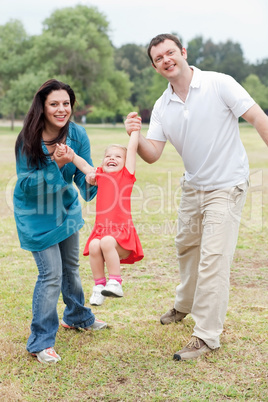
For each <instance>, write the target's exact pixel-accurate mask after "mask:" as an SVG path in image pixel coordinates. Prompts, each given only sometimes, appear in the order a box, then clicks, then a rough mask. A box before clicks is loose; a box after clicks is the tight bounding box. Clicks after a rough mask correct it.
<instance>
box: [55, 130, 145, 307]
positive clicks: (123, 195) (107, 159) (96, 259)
mask: <svg viewBox="0 0 268 402" xmlns="http://www.w3.org/2000/svg"><path fill="white" fill-rule="evenodd" d="M138 140H139V132H138V131H137V132H133V133H132V134H131V136H130V139H129V143H128V148H125V147H123V146H121V145H110V146H108V147H107V148H106V150H105V155H104V158H103V161H102V165H101V167H99V168H97V170H95V169H94V168H92V166H90V165H89V164H88V163H87V162H86V161H85V160H84V159H83V158H81V157H79V156H78V155H76V154H74V157H73V161H72V162H73V164H74V165H76V167H77V168H78V169H79V170H81V171H82V172H83V173H85V174H86V180H87V182H88V183H90V184H95V181H96V183H97V186H98V193H97V203H96V221H95V225H94V228H93V230H92V233H91V235H90V236H89V238H88V241H87V243H86V246H85V249H84V253H83V254H84V255H89V260H90V266H91V269H92V273H93V278H94V281H95V286H94V287H93V294H92V296H91V298H90V304H91V305H96V306H100V305H101V304H102V303H103V301H104V299H105V296H108V297H122V296H123V289H122V285H121V283H122V278H121V275H120V263H122V264H133V263H134V262H136V261H139V260H141V259H142V258H143V256H144V255H143V251H142V246H141V243H140V240H139V237H138V235H137V232H136V229H135V227H134V225H133V222H132V217H131V210H130V206H131V200H130V197H131V192H132V188H133V184H134V182H135V181H136V178H135V168H136V153H137V147H138ZM64 148H65V149H66V146H65V145H59V146H58V155H60V153H61V152H64ZM104 263H106V267H107V270H108V273H109V281H108V282H107V283H106V277H105V273H104Z"/></svg>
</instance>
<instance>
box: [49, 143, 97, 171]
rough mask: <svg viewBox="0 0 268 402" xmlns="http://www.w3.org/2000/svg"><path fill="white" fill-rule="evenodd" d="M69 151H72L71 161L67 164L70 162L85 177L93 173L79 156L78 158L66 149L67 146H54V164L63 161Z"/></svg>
mask: <svg viewBox="0 0 268 402" xmlns="http://www.w3.org/2000/svg"><path fill="white" fill-rule="evenodd" d="M70 151H72V159H71V160H69V161H68V162H72V163H73V164H74V165H75V166H76V167H77V169H79V170H80V171H81V172H82V173H84V174H85V175H86V174H88V173H91V172H94V171H95V169H94V168H93V167H92V166H91V165H90V164H89V163H87V161H85V159H83V158H81V156H78V155H77V154H76V153H75V152H74V151H73V150H72V149H71V148H70V147H68V145H63V144H57V145H56V149H55V152H54V158H55V160H56V162H57V161H58V160H59V161H60V160H61V159H63V158H64V157H65V156H66V155H67V154H68V153H69V152H70Z"/></svg>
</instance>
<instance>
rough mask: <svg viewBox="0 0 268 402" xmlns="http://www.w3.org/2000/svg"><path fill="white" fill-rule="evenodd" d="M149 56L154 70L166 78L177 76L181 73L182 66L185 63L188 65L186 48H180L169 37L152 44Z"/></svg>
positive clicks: (170, 78)
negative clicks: (154, 44)
mask: <svg viewBox="0 0 268 402" xmlns="http://www.w3.org/2000/svg"><path fill="white" fill-rule="evenodd" d="M151 57H152V59H153V67H154V68H155V70H156V71H157V72H158V73H159V74H161V75H162V76H163V77H165V78H167V79H168V80H172V79H173V78H175V77H177V76H178V75H179V74H181V73H182V70H183V68H184V67H185V66H186V65H187V66H188V64H187V62H186V59H187V51H186V49H185V48H182V50H180V48H178V46H177V45H176V43H175V42H173V40H170V39H166V40H165V41H164V42H161V43H159V44H158V45H157V46H153V47H152V48H151Z"/></svg>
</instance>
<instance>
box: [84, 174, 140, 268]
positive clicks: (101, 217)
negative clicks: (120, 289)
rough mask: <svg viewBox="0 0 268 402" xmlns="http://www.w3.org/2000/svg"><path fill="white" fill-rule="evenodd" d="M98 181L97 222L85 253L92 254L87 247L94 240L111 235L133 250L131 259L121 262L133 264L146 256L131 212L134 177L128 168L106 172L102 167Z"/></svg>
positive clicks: (130, 255) (123, 245) (129, 257)
mask: <svg viewBox="0 0 268 402" xmlns="http://www.w3.org/2000/svg"><path fill="white" fill-rule="evenodd" d="M96 181H97V186H98V193H97V202H96V220H95V225H94V227H93V230H92V232H91V234H90V236H89V238H88V240H87V243H86V246H85V249H84V252H83V254H84V255H89V251H88V246H89V243H90V242H91V240H93V239H101V238H102V237H104V236H112V237H114V238H115V239H116V241H117V243H118V244H119V245H120V246H121V247H122V248H124V249H125V250H131V253H130V254H129V256H128V257H127V258H125V259H122V260H120V262H121V263H122V264H134V262H136V261H139V260H141V259H142V258H143V257H144V255H143V250H142V246H141V243H140V239H139V237H138V234H137V232H136V229H135V227H134V224H133V222H132V216H131V212H130V210H131V193H132V188H133V185H134V182H135V181H136V178H135V175H134V174H131V173H129V171H128V170H127V168H126V167H124V168H123V169H122V170H120V171H119V172H112V173H104V172H103V170H102V168H101V167H99V168H97V171H96Z"/></svg>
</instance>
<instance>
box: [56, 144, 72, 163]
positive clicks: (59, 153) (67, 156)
mask: <svg viewBox="0 0 268 402" xmlns="http://www.w3.org/2000/svg"><path fill="white" fill-rule="evenodd" d="M53 158H54V160H55V162H56V163H57V165H58V166H59V168H62V166H64V165H66V163H70V162H72V161H73V158H74V151H73V149H72V148H70V147H68V145H64V144H57V145H56V149H55V151H54V153H53Z"/></svg>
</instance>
